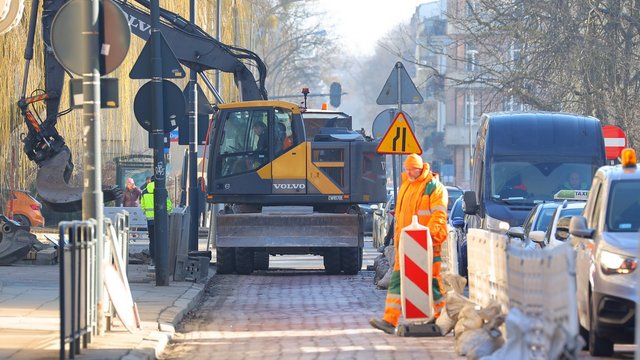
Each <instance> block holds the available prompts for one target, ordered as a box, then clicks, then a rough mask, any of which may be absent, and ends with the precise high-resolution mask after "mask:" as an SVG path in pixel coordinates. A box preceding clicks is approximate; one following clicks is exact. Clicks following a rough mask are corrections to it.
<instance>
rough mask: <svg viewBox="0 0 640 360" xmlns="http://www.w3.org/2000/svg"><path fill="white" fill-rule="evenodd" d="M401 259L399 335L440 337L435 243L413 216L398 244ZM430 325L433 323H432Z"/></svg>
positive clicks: (424, 227) (402, 232) (415, 216)
mask: <svg viewBox="0 0 640 360" xmlns="http://www.w3.org/2000/svg"><path fill="white" fill-rule="evenodd" d="M398 245H399V246H398V251H399V256H398V258H399V260H400V299H401V302H402V316H403V318H404V319H403V321H401V323H400V324H399V325H398V329H397V334H398V335H399V336H440V335H441V332H440V329H439V328H438V327H437V326H436V325H435V324H434V323H432V321H433V319H434V311H433V294H432V290H433V289H432V279H433V273H432V272H431V271H432V269H433V243H432V241H431V234H430V233H429V228H427V227H426V226H423V225H420V224H419V223H418V216H417V215H414V216H413V219H412V222H411V224H410V225H409V226H407V227H405V228H403V229H402V231H401V233H400V243H399V244H398ZM430 322H431V323H430Z"/></svg>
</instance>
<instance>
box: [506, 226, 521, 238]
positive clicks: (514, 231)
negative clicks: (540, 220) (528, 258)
mask: <svg viewBox="0 0 640 360" xmlns="http://www.w3.org/2000/svg"><path fill="white" fill-rule="evenodd" d="M507 236H509V237H513V238H518V239H520V240H524V229H523V228H522V226H514V227H512V228H509V230H507Z"/></svg>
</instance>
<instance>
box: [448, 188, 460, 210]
mask: <svg viewBox="0 0 640 360" xmlns="http://www.w3.org/2000/svg"><path fill="white" fill-rule="evenodd" d="M447 193H448V194H449V202H448V203H447V210H451V208H453V203H454V202H455V201H456V199H457V198H459V197H460V196H462V190H460V189H458V188H455V187H449V186H447Z"/></svg>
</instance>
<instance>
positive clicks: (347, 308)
mask: <svg viewBox="0 0 640 360" xmlns="http://www.w3.org/2000/svg"><path fill="white" fill-rule="evenodd" d="M373 275H374V274H373V272H372V271H363V272H361V273H360V274H358V275H355V276H346V275H338V276H328V275H325V274H324V272H323V271H320V270H279V271H268V272H258V273H254V274H253V275H251V276H238V275H217V276H215V277H214V278H213V280H212V282H211V283H210V284H209V287H208V289H207V296H205V300H204V302H203V303H202V304H201V306H200V308H199V309H197V310H196V311H194V312H192V313H191V315H190V317H189V319H188V320H187V321H186V322H184V323H183V324H182V326H181V327H179V328H178V329H177V330H178V334H176V337H175V338H174V341H173V342H172V344H171V345H170V346H169V347H168V348H167V351H165V353H164V354H163V356H162V358H163V359H456V358H458V357H456V355H455V354H454V352H453V337H452V336H447V337H441V338H403V337H397V336H393V335H387V334H384V333H382V332H381V331H378V330H375V329H373V328H371V327H370V326H369V324H368V320H369V318H370V317H372V316H381V314H382V311H383V306H384V298H385V294H386V292H385V291H383V290H376V289H375V287H374V286H373Z"/></svg>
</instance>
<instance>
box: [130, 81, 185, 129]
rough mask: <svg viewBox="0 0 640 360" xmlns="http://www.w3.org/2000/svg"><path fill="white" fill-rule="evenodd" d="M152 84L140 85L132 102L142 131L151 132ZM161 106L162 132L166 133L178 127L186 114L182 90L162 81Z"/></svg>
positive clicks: (169, 82)
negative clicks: (162, 112)
mask: <svg viewBox="0 0 640 360" xmlns="http://www.w3.org/2000/svg"><path fill="white" fill-rule="evenodd" d="M152 91H153V82H151V81H149V82H148V83H146V84H144V85H142V87H141V88H140V90H138V93H137V94H136V97H135V99H134V100H133V113H134V114H135V116H136V120H138V124H140V126H142V128H143V129H145V130H147V131H151V128H152V126H151V121H152V117H151V106H153V101H152V100H153V94H152ZM162 100H163V102H162V106H163V108H164V109H163V110H164V114H163V115H164V117H163V122H164V132H165V133H168V132H171V131H172V130H174V129H176V128H177V127H178V124H179V123H181V122H182V119H183V118H184V116H185V114H186V110H185V109H186V106H185V101H184V96H183V95H182V90H180V88H179V87H178V85H176V84H174V83H172V82H171V81H169V80H162Z"/></svg>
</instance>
